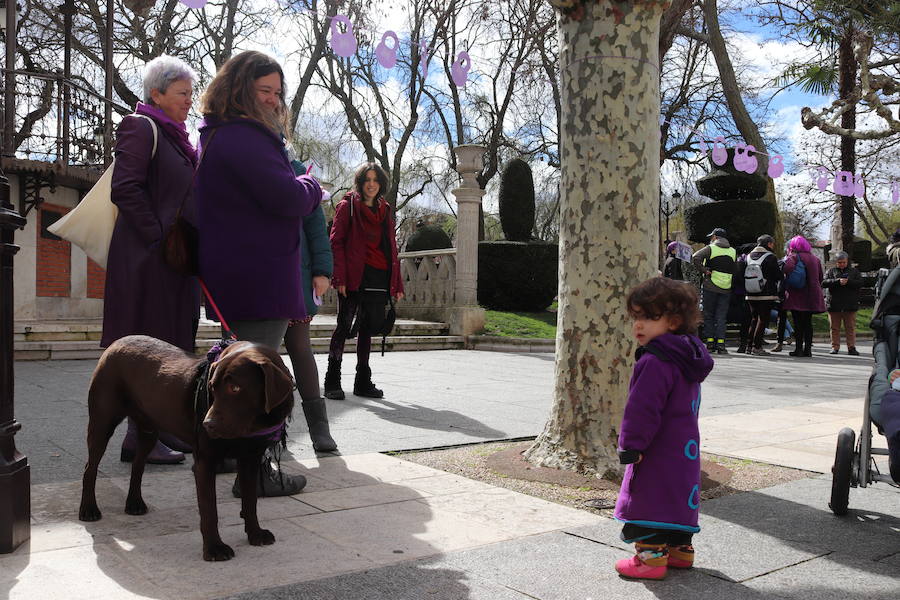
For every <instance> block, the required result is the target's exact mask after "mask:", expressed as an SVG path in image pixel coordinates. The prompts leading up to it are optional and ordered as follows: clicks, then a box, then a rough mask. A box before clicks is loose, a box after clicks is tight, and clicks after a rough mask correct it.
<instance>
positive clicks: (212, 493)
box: [78, 335, 294, 560]
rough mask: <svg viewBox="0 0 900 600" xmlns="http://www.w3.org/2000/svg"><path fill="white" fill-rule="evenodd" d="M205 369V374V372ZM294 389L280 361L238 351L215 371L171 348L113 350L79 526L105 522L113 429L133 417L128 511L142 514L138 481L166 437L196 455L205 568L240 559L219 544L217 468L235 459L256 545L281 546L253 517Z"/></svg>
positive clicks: (98, 406)
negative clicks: (105, 475)
mask: <svg viewBox="0 0 900 600" xmlns="http://www.w3.org/2000/svg"><path fill="white" fill-rule="evenodd" d="M207 366H208V371H207ZM293 388H294V382H293V379H292V378H291V374H290V371H288V369H287V367H286V366H285V365H284V363H283V362H282V361H281V357H279V356H278V353H277V352H275V351H274V350H272V349H271V348H268V347H266V346H260V345H256V344H251V343H249V342H237V343H234V344H231V345H230V346H228V347H227V348H225V350H224V351H222V353H221V355H220V356H219V358H218V360H217V361H216V362H213V363H212V364H211V365H210V364H209V363H208V361H206V360H205V359H199V358H197V357H195V356H193V355H191V354H188V353H186V352H184V351H183V350H181V349H180V348H177V347H175V346H173V345H171V344H168V343H166V342H163V341H160V340H157V339H155V338H151V337H147V336H143V335H132V336H128V337H124V338H121V339H120V340H117V341H116V342H114V343H113V344H111V345H110V346H109V348H107V349H106V352H104V353H103V356H101V357H100V361H99V362H98V363H97V368H96V369H95V370H94V375H93V378H92V379H91V388H90V392H89V395H88V418H89V421H88V431H87V445H88V462H87V465H86V466H85V468H84V479H83V483H82V492H81V507H80V509H79V511H78V518H79V519H81V520H82V521H96V520H98V519H100V517H101V514H100V509H99V508H98V507H97V498H96V494H95V483H96V481H97V467H98V465H99V464H100V459H101V458H102V457H103V453H104V451H105V450H106V446H107V444H108V443H109V439H110V437H111V436H112V434H113V431H114V430H115V428H116V426H117V425H118V424H119V423H121V422H122V420H123V419H124V418H125V417H126V416H127V417H132V418H133V419H134V421H135V423H136V424H137V426H138V430H139V434H138V445H137V451H136V452H135V456H134V462H133V463H132V467H131V482H130V484H129V487H128V498H127V499H126V501H125V512H126V513H128V514H130V515H142V514H145V513H146V512H147V505H146V504H145V503H144V500H143V498H142V497H141V478H142V476H143V474H144V465H145V462H146V459H147V455H148V454H149V453H150V450H152V449H153V446H154V445H155V444H156V438H157V435H158V432H159V431H160V430H163V431H168V432H170V433H172V434H174V435H175V436H176V437H178V438H179V439H181V440H182V441H185V442H187V443H189V444H191V446H193V448H194V479H195V482H196V485H197V504H198V506H199V508H200V532H201V533H202V535H203V559H204V560H229V559H230V558H232V557H233V556H234V550H232V549H231V547H230V546H228V545H227V544H225V542H223V541H222V538H221V537H219V526H218V520H219V517H218V513H217V510H216V487H215V476H216V473H215V465H216V461H217V460H218V459H220V458H223V457H229V458H236V459H237V463H238V475H239V477H240V482H241V517H243V519H244V531H246V532H247V538H248V540H249V541H250V543H251V544H252V545H254V546H264V545H268V544H272V543H274V542H275V536H273V535H272V532H270V531H267V530H265V529H262V528H261V527H260V526H259V520H258V519H257V516H256V483H257V479H258V477H259V466H260V462H261V461H262V455H263V452H264V451H265V449H266V447H268V446H269V445H271V443H272V440H273V439H279V438H280V436H281V433H282V431H283V427H284V423H285V420H286V419H287V418H288V417H289V416H290V414H291V410H292V409H293V407H294V395H293Z"/></svg>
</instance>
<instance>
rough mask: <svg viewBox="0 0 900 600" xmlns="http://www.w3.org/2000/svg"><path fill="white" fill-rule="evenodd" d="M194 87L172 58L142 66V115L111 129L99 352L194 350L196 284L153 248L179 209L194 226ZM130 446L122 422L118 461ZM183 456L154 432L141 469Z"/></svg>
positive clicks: (179, 445)
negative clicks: (190, 123) (125, 345)
mask: <svg viewBox="0 0 900 600" xmlns="http://www.w3.org/2000/svg"><path fill="white" fill-rule="evenodd" d="M194 81H196V75H195V74H194V71H193V69H191V67H189V66H188V65H187V64H186V63H184V62H183V61H181V60H180V59H177V58H174V57H171V56H160V57H158V58H155V59H153V60H151V61H150V62H148V63H147V65H146V66H145V67H144V73H143V86H144V101H143V102H138V104H137V107H136V108H135V115H142V116H135V115H130V116H126V117H125V118H123V119H122V122H121V123H119V128H118V131H117V134H116V167H115V169H114V170H113V175H112V191H111V199H112V202H113V204H115V205H116V206H117V207H118V209H119V215H118V217H117V218H116V225H115V229H114V230H113V235H112V240H111V241H110V244H109V259H108V263H107V266H106V287H105V290H104V302H103V335H102V337H101V340H100V345H101V346H102V347H104V348H105V347H107V346H109V345H110V344H112V343H113V342H114V341H116V340H117V339H119V338H121V337H124V336H126V335H136V334H141V335H149V336H151V337H155V338H158V339H160V340H163V341H165V342H169V343H170V344H174V345H175V346H178V347H179V348H181V349H182V350H184V351H185V352H193V351H194V339H195V338H196V334H197V325H198V323H199V315H200V289H199V287H198V283H197V278H196V277H192V276H187V275H182V274H180V273H178V272H176V271H175V270H173V269H172V268H171V267H169V266H168V265H167V264H166V262H165V260H163V253H162V245H161V244H162V240H163V238H164V237H165V234H166V232H167V231H168V229H169V227H171V226H172V224H173V223H174V222H175V217H176V215H177V213H178V210H179V209H182V213H183V215H184V217H185V218H186V219H188V220H189V221H191V222H194V221H195V210H194V200H193V197H192V194H191V187H192V184H193V178H194V168H195V167H196V164H197V152H196V150H195V149H194V147H193V146H192V145H191V143H190V141H189V140H188V133H187V128H186V127H185V125H184V123H185V121H186V120H187V117H188V114H189V113H190V110H191V106H192V104H193V94H194ZM148 119H150V120H152V123H150V122H149V121H148ZM182 204H183V205H184V206H183V208H182ZM137 439H138V430H137V426H136V424H135V422H134V421H133V420H132V419H130V418H129V419H128V432H127V433H126V435H125V440H124V441H123V443H122V451H121V459H122V460H123V461H126V462H127V461H131V460H132V459H133V457H134V454H135V450H136V448H137ZM164 442H165V443H164ZM170 446H171V447H174V448H176V450H173V449H172V448H170ZM190 449H191V448H190V446H189V445H188V444H186V443H185V442H182V441H181V440H178V439H177V438H175V437H174V436H172V435H169V434H167V433H164V432H160V433H159V440H158V441H157V443H156V446H155V447H154V448H153V450H152V451H151V452H150V455H149V456H148V457H147V462H150V463H155V464H170V463H179V462H182V461H183V460H184V454H183V453H182V452H179V451H177V450H182V451H185V452H187V451H189V450H190Z"/></svg>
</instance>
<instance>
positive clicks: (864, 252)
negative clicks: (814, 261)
mask: <svg viewBox="0 0 900 600" xmlns="http://www.w3.org/2000/svg"><path fill="white" fill-rule="evenodd" d="M831 259H832V256H831V244H828V245H827V246H825V260H826V261H829V260H831ZM872 259H873V256H872V242H870V241H869V240H864V239H862V238H855V239H854V240H853V258H851V259H850V260H851V261H852V262H853V263H855V264H856V265H857V268H858V269H859V270H860V272H862V273H865V272H867V271H872V270H873V269H877V268H880V267H876V266H874V263H873V260H872ZM884 259H885V261H886V260H887V256H884ZM884 266H887V265H884Z"/></svg>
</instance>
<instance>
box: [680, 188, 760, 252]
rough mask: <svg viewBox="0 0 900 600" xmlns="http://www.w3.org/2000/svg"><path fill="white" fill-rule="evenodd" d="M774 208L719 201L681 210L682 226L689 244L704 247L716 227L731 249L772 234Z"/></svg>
mask: <svg viewBox="0 0 900 600" xmlns="http://www.w3.org/2000/svg"><path fill="white" fill-rule="evenodd" d="M775 220H776V214H775V206H774V205H773V204H772V203H771V202H768V201H766V200H720V201H718V202H709V203H707V204H699V205H697V206H692V207H690V208H687V209H685V211H684V226H685V229H686V231H687V237H688V239H689V240H690V241H692V242H698V243H702V244H705V243H707V242H708V241H709V240H708V238H707V237H706V236H707V235H708V234H709V232H711V231H712V230H713V229H715V228H716V227H724V228H725V231H726V232H727V233H728V241H729V242H730V243H731V245H732V246H734V247H737V246H740V245H741V244H749V243H751V242H755V241H756V238H758V237H759V236H760V235H762V234H764V233H768V234H770V235H774V234H775Z"/></svg>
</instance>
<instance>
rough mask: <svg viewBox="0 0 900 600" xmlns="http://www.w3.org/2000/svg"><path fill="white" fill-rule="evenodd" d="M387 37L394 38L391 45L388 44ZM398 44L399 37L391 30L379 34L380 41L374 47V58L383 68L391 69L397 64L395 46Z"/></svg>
mask: <svg viewBox="0 0 900 600" xmlns="http://www.w3.org/2000/svg"><path fill="white" fill-rule="evenodd" d="M388 39H392V40H394V45H393V46H388V45H387V41H388ZM398 46H400V39H399V38H398V37H397V34H396V33H394V32H393V31H385V32H384V35H382V36H381V43H380V44H378V47H376V48H375V58H377V59H378V63H379V64H380V65H381V66H382V67H384V68H385V69H393V68H394V65H396V64H397V47H398Z"/></svg>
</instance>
